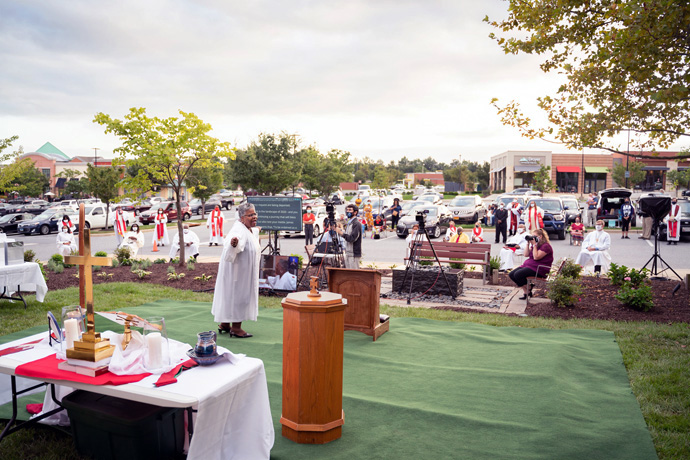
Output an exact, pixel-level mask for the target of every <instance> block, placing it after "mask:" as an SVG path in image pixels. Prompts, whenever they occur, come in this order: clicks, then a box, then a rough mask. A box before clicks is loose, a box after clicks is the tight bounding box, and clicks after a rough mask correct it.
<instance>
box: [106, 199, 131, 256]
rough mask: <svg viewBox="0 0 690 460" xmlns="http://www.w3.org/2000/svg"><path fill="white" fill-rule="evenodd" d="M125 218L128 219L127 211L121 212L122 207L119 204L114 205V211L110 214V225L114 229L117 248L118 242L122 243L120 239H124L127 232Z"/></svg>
mask: <svg viewBox="0 0 690 460" xmlns="http://www.w3.org/2000/svg"><path fill="white" fill-rule="evenodd" d="M127 220H129V219H128V215H127V213H126V212H123V211H122V208H120V207H119V206H118V207H116V208H115V212H114V213H112V214H111V215H110V225H112V226H113V229H114V230H115V238H116V239H117V247H118V248H119V247H120V244H122V240H124V239H125V234H126V233H127Z"/></svg>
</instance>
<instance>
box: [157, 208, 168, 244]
mask: <svg viewBox="0 0 690 460" xmlns="http://www.w3.org/2000/svg"><path fill="white" fill-rule="evenodd" d="M153 223H154V225H155V229H154V231H153V239H154V241H155V242H156V244H157V245H158V246H165V245H166V244H170V238H168V225H167V224H168V216H166V215H165V213H164V212H163V210H162V209H161V208H158V212H157V213H156V217H155V218H154V219H153Z"/></svg>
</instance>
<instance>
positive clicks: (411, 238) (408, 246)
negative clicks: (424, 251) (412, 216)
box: [405, 224, 419, 259]
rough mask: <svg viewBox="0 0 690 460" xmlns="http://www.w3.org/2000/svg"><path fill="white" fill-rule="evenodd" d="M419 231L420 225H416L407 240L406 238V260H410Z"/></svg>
mask: <svg viewBox="0 0 690 460" xmlns="http://www.w3.org/2000/svg"><path fill="white" fill-rule="evenodd" d="M418 231H419V224H414V225H413V226H412V230H411V231H410V233H409V234H408V235H407V238H405V259H409V258H410V252H411V251H412V242H413V241H414V238H415V236H417V232H418Z"/></svg>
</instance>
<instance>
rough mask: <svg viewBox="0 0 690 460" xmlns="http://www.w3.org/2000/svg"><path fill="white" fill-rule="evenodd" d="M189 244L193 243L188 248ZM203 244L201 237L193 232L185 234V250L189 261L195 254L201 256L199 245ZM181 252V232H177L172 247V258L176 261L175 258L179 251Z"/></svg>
mask: <svg viewBox="0 0 690 460" xmlns="http://www.w3.org/2000/svg"><path fill="white" fill-rule="evenodd" d="M188 243H191V244H190V245H189V246H187V244H188ZM200 244H201V240H200V239H199V235H197V234H196V233H194V232H193V231H191V230H190V231H189V232H187V233H184V246H185V248H187V249H185V254H184V255H185V257H187V258H188V259H189V256H193V255H195V254H199V245H200ZM179 250H180V232H177V235H175V238H173V240H172V245H171V246H170V258H171V259H174V258H175V256H176V255H177V251H179Z"/></svg>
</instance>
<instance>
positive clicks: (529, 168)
mask: <svg viewBox="0 0 690 460" xmlns="http://www.w3.org/2000/svg"><path fill="white" fill-rule="evenodd" d="M539 168H541V166H534V165H529V166H516V167H515V172H537V171H539Z"/></svg>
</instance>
